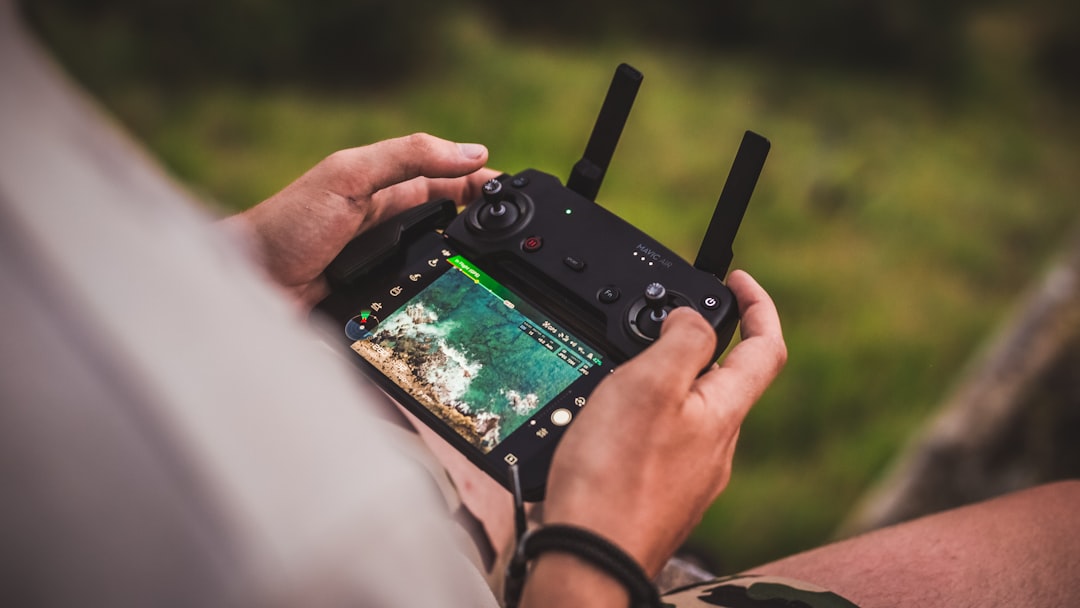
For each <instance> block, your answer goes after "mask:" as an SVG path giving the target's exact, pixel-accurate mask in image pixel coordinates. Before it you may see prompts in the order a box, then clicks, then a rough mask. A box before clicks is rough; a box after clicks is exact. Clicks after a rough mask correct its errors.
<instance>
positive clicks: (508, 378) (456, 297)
mask: <svg viewBox="0 0 1080 608" xmlns="http://www.w3.org/2000/svg"><path fill="white" fill-rule="evenodd" d="M410 270H412V271H415V272H406V275H405V276H403V277H399V281H398V282H396V283H394V284H393V285H390V286H389V287H388V288H387V289H386V290H385V294H386V296H387V297H386V298H384V299H385V300H387V301H386V302H383V301H379V302H373V303H372V304H371V305H370V306H369V307H368V308H365V309H362V310H360V311H359V312H358V314H356V315H355V316H353V317H352V318H351V319H350V320H349V321H348V323H347V324H346V328H345V332H346V335H347V336H348V338H349V339H350V340H352V343H351V348H352V350H353V351H355V352H356V353H357V354H358V355H359V356H361V357H363V358H364V359H365V360H366V361H367V362H368V363H369V364H370V365H371V366H372V367H374V368H375V369H376V370H377V371H378V372H379V373H380V374H382V375H383V376H384V377H385V378H387V379H388V380H390V381H392V382H393V383H394V384H396V385H397V386H398V387H400V388H401V389H402V390H403V391H404V392H405V393H406V394H407V395H409V396H410V397H411V398H412V399H414V400H415V401H416V402H417V403H419V404H420V405H422V406H423V407H424V408H426V409H427V410H428V411H429V412H431V413H432V414H433V415H434V416H436V417H437V418H438V419H439V420H441V421H442V422H443V423H445V424H446V425H447V426H448V427H449V428H450V429H452V430H453V432H454V433H456V434H457V435H459V436H460V437H461V438H463V439H464V440H466V441H467V442H468V443H469V444H471V445H472V446H474V447H476V448H477V449H478V450H480V451H481V452H482V453H484V454H488V453H490V452H492V450H495V449H496V448H499V447H500V446H501V448H502V449H500V453H505V456H503V459H504V460H506V461H507V462H510V461H511V460H513V459H516V458H517V457H516V456H514V453H515V452H516V453H519V454H520V453H521V452H522V451H528V449H527V446H526V445H525V444H523V443H522V442H523V441H525V440H526V439H527V441H529V442H532V443H535V442H536V441H538V440H540V441H542V440H543V439H545V438H546V437H548V436H549V435H550V434H551V433H552V431H553V430H554V427H563V426H565V425H566V424H568V423H569V422H570V420H571V419H572V418H573V416H574V415H575V413H576V411H577V410H578V409H579V408H580V407H581V406H582V405H584V403H585V397H586V395H587V394H588V393H589V392H591V390H592V388H593V387H594V386H595V385H596V383H597V382H598V380H599V377H598V376H599V375H601V371H609V370H610V365H605V357H604V356H603V355H602V354H601V353H600V352H599V351H598V350H597V349H595V348H593V347H592V346H590V345H589V344H586V343H585V342H584V341H582V340H580V339H579V338H578V337H576V336H575V335H573V334H572V333H570V332H569V331H567V330H565V329H564V328H563V327H562V326H561V325H560V324H558V323H556V322H555V321H553V320H552V319H550V318H548V317H547V316H546V315H544V314H543V313H541V312H540V311H539V310H538V309H537V308H535V307H534V306H532V305H531V304H529V302H527V301H526V300H525V299H524V298H522V297H521V296H519V295H518V294H516V293H514V292H513V291H512V290H510V289H508V288H507V287H505V286H504V285H503V284H501V283H499V282H498V281H496V280H494V279H493V278H492V277H491V276H489V275H488V274H487V273H485V272H484V271H483V270H481V269H480V268H478V267H477V266H476V265H475V264H473V263H472V262H470V261H469V260H468V259H466V258H465V257H463V256H461V255H456V254H451V253H450V252H449V251H445V250H444V252H443V256H441V257H438V258H433V259H431V260H427V261H426V263H425V264H422V265H420V266H419V267H416V268H412V269H410ZM432 270H434V271H435V272H431V271H432ZM434 275H437V276H435V278H434V279H432V278H431V276H434ZM391 301H392V302H393V304H391V303H390V302H391ZM380 313H386V314H380ZM522 429H527V431H522ZM519 431H522V432H521V433H519V434H518V439H517V440H516V442H517V443H518V444H521V445H519V447H517V448H514V447H513V446H510V447H508V446H506V445H505V442H507V440H508V439H509V438H511V437H512V436H514V434H515V433H517V432H519ZM511 443H514V442H511ZM529 445H532V444H529Z"/></svg>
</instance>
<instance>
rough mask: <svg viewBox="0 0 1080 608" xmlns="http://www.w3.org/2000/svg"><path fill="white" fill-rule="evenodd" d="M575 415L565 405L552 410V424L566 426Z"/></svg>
mask: <svg viewBox="0 0 1080 608" xmlns="http://www.w3.org/2000/svg"><path fill="white" fill-rule="evenodd" d="M573 417H574V414H572V413H571V412H570V410H568V409H566V408H565V407H560V408H559V409H557V410H555V411H554V412H551V424H554V425H555V426H566V425H568V424H570V419H572V418H573Z"/></svg>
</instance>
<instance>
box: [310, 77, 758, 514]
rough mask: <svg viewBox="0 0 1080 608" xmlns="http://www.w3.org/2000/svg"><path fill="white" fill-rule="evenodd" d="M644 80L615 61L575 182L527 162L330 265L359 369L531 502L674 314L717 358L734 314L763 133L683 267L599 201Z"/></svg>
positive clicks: (329, 307)
mask: <svg viewBox="0 0 1080 608" xmlns="http://www.w3.org/2000/svg"><path fill="white" fill-rule="evenodd" d="M640 81H641V75H640V73H638V72H637V71H636V70H634V69H633V68H631V67H629V66H626V65H625V64H624V65H622V66H619V68H618V69H617V70H616V75H615V78H614V79H613V81H612V85H611V88H610V89H609V91H608V98H607V99H606V100H605V102H604V106H603V108H602V109H601V113H600V118H599V119H598V121H597V125H596V127H595V129H594V131H593V135H592V138H591V139H590V141H589V145H588V147H587V149H586V154H585V156H584V157H583V158H582V159H581V160H580V161H579V162H578V163H577V164H576V165H575V166H574V171H573V172H572V174H571V176H570V179H569V180H568V181H567V184H566V185H563V183H562V182H560V180H559V179H558V178H556V177H554V176H552V175H550V174H547V173H543V172H541V171H537V170H533V169H529V170H526V171H523V172H521V173H518V174H516V175H506V174H504V175H502V176H500V177H499V178H498V179H496V180H492V181H490V182H488V183H487V184H486V185H485V186H484V189H483V196H482V197H481V198H478V199H477V200H475V201H472V202H471V203H469V204H468V205H467V206H466V207H465V209H464V210H463V211H462V212H461V213H460V214H459V213H458V212H457V208H456V206H455V205H454V203H453V202H452V201H447V200H440V201H432V202H430V203H426V204H425V205H422V206H420V207H417V208H415V209H412V210H410V211H407V212H405V213H403V214H401V215H399V216H398V217H396V218H391V219H390V220H387V221H386V222H384V223H383V224H382V225H380V226H378V227H376V228H375V229H374V230H372V231H369V232H367V233H365V234H362V235H360V236H359V237H357V239H355V240H354V241H353V242H352V243H350V244H349V245H348V246H347V247H346V248H345V249H344V250H343V251H342V253H341V254H340V255H339V256H338V258H337V259H335V260H334V262H333V263H332V264H331V265H330V267H329V268H328V269H327V273H326V274H327V277H328V278H329V279H330V282H331V285H332V287H333V289H332V293H331V295H330V296H328V297H327V298H326V299H325V300H324V301H323V302H321V303H320V304H319V305H318V306H317V307H316V313H317V314H318V315H319V316H320V317H329V318H330V320H331V321H332V322H333V323H334V324H336V325H337V326H338V327H339V328H342V329H343V330H344V331H342V332H341V334H340V336H341V337H340V340H341V344H342V346H343V347H345V349H346V350H347V351H348V353H349V354H348V356H349V358H350V359H351V360H352V361H353V362H354V363H355V364H356V365H357V366H358V368H359V369H360V370H361V371H362V372H363V373H364V374H365V375H367V376H368V377H369V378H371V379H372V380H373V381H374V382H375V383H376V384H377V385H378V386H379V387H380V388H382V389H383V390H384V391H385V392H387V393H388V394H389V395H390V396H392V397H393V398H394V399H395V400H396V401H397V402H398V403H400V404H401V405H402V406H403V407H404V409H406V410H407V411H408V412H410V413H411V414H413V415H414V416H415V417H416V418H418V419H419V420H420V421H421V422H423V423H424V424H426V425H427V426H428V427H430V428H431V429H433V430H434V431H436V432H437V433H438V434H439V435H440V436H441V437H442V438H443V439H445V440H446V441H448V442H449V443H451V444H452V445H453V446H455V447H456V448H457V449H458V450H459V451H461V452H462V453H463V454H464V455H465V456H467V457H468V458H469V459H470V460H471V461H472V462H473V463H475V464H476V465H477V466H478V467H480V468H481V469H483V470H484V471H485V472H487V473H488V474H489V475H491V476H492V477H493V478H494V479H496V480H497V481H498V482H499V483H501V484H502V485H504V486H505V487H507V488H511V487H512V485H513V484H512V482H511V475H510V471H509V469H510V468H511V467H516V470H517V474H518V475H519V478H520V484H521V489H522V493H523V495H524V498H525V499H527V500H540V499H542V498H543V496H544V492H545V487H546V482H547V474H548V470H549V468H550V464H551V459H552V456H553V454H554V451H555V447H556V445H557V444H558V442H559V439H560V438H561V437H562V435H563V433H565V432H566V429H567V428H568V426H569V424H570V423H571V422H572V421H573V420H574V418H575V417H576V416H577V415H578V414H579V413H580V411H581V410H582V408H585V407H589V406H588V402H589V398H590V396H591V394H592V392H593V390H594V389H595V388H596V386H597V385H598V384H599V383H600V381H601V380H602V379H603V378H604V377H606V376H607V375H608V374H609V373H610V372H611V371H613V370H614V369H615V367H617V366H618V365H619V364H620V363H622V362H624V361H626V360H628V359H630V358H632V357H633V356H635V355H637V354H638V353H640V352H641V351H642V350H644V349H645V348H647V347H648V346H649V345H650V344H651V343H652V342H653V341H655V340H656V339H657V337H658V336H659V334H660V328H661V326H662V325H663V322H664V320H665V319H666V318H667V315H668V313H670V311H671V310H672V309H674V308H677V307H689V308H692V309H694V310H696V311H697V312H699V313H700V314H701V315H702V316H703V317H704V318H705V319H706V320H707V321H708V322H709V324H711V325H712V327H713V329H714V331H715V332H716V338H717V341H716V352H715V353H714V354H715V356H717V357H718V356H719V355H720V354H721V353H722V352H723V350H724V349H725V348H726V347H727V345H728V343H729V342H730V340H731V337H732V335H733V333H734V331H735V327H736V326H737V324H738V320H739V317H738V303H737V302H736V301H735V298H734V296H733V295H732V293H731V291H730V290H729V289H728V288H727V287H726V286H725V285H724V284H723V282H722V281H721V277H723V276H725V275H726V272H727V266H728V264H729V262H730V259H731V243H732V241H733V239H734V236H735V234H736V232H737V229H738V226H739V223H740V221H741V220H742V216H743V212H744V211H745V208H746V206H747V204H748V202H749V199H750V195H751V194H752V192H753V189H754V186H755V184H756V182H757V178H758V175H759V174H760V171H761V169H762V166H763V165H764V162H765V157H766V155H767V153H768V150H769V142H768V141H767V140H766V139H764V138H762V137H761V136H759V135H756V134H754V133H751V132H749V131H748V132H747V133H746V134H745V136H744V138H743V142H742V144H741V146H740V148H739V150H738V153H737V154H736V158H735V162H734V164H733V166H732V170H731V172H730V173H729V175H728V179H727V182H726V183H725V185H724V189H723V192H722V193H721V195H720V200H719V202H718V203H717V206H716V210H715V212H714V215H713V219H712V222H711V223H710V225H709V228H708V230H707V232H706V235H705V239H704V242H703V245H702V248H701V250H700V251H699V254H698V258H697V260H696V261H695V262H694V263H693V264H691V263H689V262H688V261H686V260H684V259H682V258H681V257H679V256H678V255H676V254H675V253H674V252H672V251H671V250H669V249H668V248H667V247H665V246H664V245H662V244H660V243H658V242H657V241H656V240H654V239H653V238H651V237H650V236H649V235H647V234H646V233H644V232H642V231H641V230H639V229H637V228H635V227H634V226H632V225H630V224H629V223H627V222H626V221H624V220H622V219H621V218H619V217H617V216H616V215H614V214H613V213H611V212H609V211H607V210H606V209H604V208H603V207H602V206H600V205H599V204H597V203H596V202H595V197H596V194H597V191H598V190H599V187H600V182H601V180H602V178H603V175H604V173H605V172H606V169H607V164H608V161H609V160H610V157H611V154H612V152H613V151H614V148H615V142H616V141H617V139H618V137H619V134H620V133H621V130H622V126H623V123H624V122H625V119H626V117H627V115H628V113H629V108H630V104H631V103H632V101H633V97H634V95H636V92H637V86H638V84H639V83H640ZM672 211H673V212H677V209H676V208H675V207H673V208H672ZM609 405H610V404H609ZM611 432H612V433H618V432H621V431H620V429H618V428H612V429H611Z"/></svg>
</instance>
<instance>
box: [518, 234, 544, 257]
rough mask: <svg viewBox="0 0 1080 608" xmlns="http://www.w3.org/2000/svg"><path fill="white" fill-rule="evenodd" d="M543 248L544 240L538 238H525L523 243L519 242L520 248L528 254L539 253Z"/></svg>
mask: <svg viewBox="0 0 1080 608" xmlns="http://www.w3.org/2000/svg"><path fill="white" fill-rule="evenodd" d="M543 246H544V239H542V238H540V237H538V236H530V237H526V238H525V240H524V241H521V248H522V249H523V250H525V251H526V252H528V253H532V252H534V251H539V250H540V248H541V247H543Z"/></svg>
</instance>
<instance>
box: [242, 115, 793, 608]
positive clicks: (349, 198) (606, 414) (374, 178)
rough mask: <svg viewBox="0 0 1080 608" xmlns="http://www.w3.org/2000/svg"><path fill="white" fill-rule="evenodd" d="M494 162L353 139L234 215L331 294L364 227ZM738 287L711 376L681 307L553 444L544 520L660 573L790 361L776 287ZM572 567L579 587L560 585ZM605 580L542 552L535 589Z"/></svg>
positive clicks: (305, 298)
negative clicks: (332, 277)
mask: <svg viewBox="0 0 1080 608" xmlns="http://www.w3.org/2000/svg"><path fill="white" fill-rule="evenodd" d="M486 160H487V150H486V149H485V148H483V147H482V146H478V145H475V144H455V143H453V142H449V141H446V140H442V139H438V138H435V137H432V136H430V135H425V134H415V135H411V136H407V137H403V138H398V139H393V140H387V141H383V142H379V143H376V144H372V145H369V146H364V147H361V148H352V149H349V150H344V151H341V152H336V153H334V154H331V155H330V156H329V157H327V158H326V159H325V160H323V161H322V162H321V163H319V164H318V165H316V166H315V167H313V168H312V169H311V170H309V171H308V172H307V173H305V174H304V175H303V176H301V177H300V178H299V179H297V180H296V181H294V182H293V183H291V184H289V185H288V186H286V187H285V188H284V189H283V190H282V191H281V192H279V193H277V194H275V195H274V196H272V197H270V198H269V199H267V200H266V201H264V202H262V203H260V204H259V205H256V206H255V207H253V208H252V209H250V210H248V211H245V212H244V213H242V214H240V215H238V216H234V217H233V218H229V219H228V220H226V221H227V222H228V223H229V224H230V225H232V226H234V227H235V228H236V229H238V230H242V231H243V232H245V233H247V235H248V237H249V238H250V239H251V241H252V242H253V244H254V246H255V250H256V254H257V255H258V257H259V259H260V260H261V261H262V264H263V266H264V267H265V268H266V270H267V272H268V273H269V274H270V276H271V277H272V278H273V279H274V280H275V281H276V282H277V283H278V284H280V285H281V286H282V287H284V288H285V289H286V290H287V291H288V292H289V293H290V294H291V295H292V296H293V297H294V298H295V299H296V300H297V302H298V304H299V305H300V306H301V307H302V308H310V307H311V306H312V305H314V304H315V303H316V302H318V301H319V300H320V299H321V298H322V297H324V296H325V295H326V293H327V285H326V280H325V278H324V277H323V271H324V269H325V268H326V266H327V265H328V264H329V263H330V261H331V260H333V258H334V257H335V256H336V255H337V253H338V252H340V250H341V249H342V247H344V245H345V244H346V243H348V242H349V241H350V240H351V239H352V238H353V237H355V236H356V235H358V234H360V233H362V232H363V231H364V230H367V229H369V228H371V227H372V226H374V225H377V224H378V223H379V222H381V221H382V220H383V219H385V218H387V217H390V216H392V215H394V214H396V213H398V212H400V211H402V210H404V209H406V208H408V207H409V206H412V205H416V204H420V203H422V202H424V201H426V200H430V199H432V198H436V197H446V198H451V199H453V200H457V201H459V202H465V201H468V200H471V199H473V198H475V197H476V196H477V195H478V194H479V189H480V187H481V186H482V184H483V183H484V182H485V181H487V180H489V179H491V178H492V177H494V176H496V175H498V173H497V172H495V171H493V170H490V169H484V168H483V165H484V163H485V162H486ZM728 285H729V287H730V288H731V289H732V291H733V292H734V293H735V296H736V299H737V300H738V301H739V306H740V313H741V315H742V325H741V327H742V330H741V331H742V341H741V342H740V343H739V344H738V345H736V346H735V348H734V349H732V351H731V352H730V353H729V354H728V355H727V357H725V359H724V361H723V364H722V365H720V366H715V365H714V366H712V367H711V368H710V369H709V370H708V371H707V372H706V373H705V374H701V375H699V372H700V370H702V369H705V368H706V367H707V366H709V364H710V363H711V358H712V356H713V353H714V347H715V344H716V336H715V333H714V332H713V330H712V328H711V327H710V326H709V325H708V323H707V322H706V321H705V320H704V319H703V318H702V317H701V316H700V315H699V314H698V313H696V312H694V311H692V310H689V309H677V310H675V311H672V313H671V315H670V317H669V318H668V319H667V320H666V321H665V322H664V326H663V329H662V332H661V337H660V339H659V340H657V341H656V343H654V344H653V345H652V346H650V347H649V348H648V349H646V351H645V352H643V353H642V354H641V355H639V356H637V357H635V358H634V359H633V360H631V361H629V362H627V363H626V364H624V365H622V366H620V367H619V368H618V369H616V370H615V372H614V373H612V374H611V375H610V376H609V377H608V378H605V380H604V381H603V382H602V383H601V384H600V386H599V387H598V388H597V390H596V391H595V392H594V394H593V395H592V396H591V398H590V407H589V408H588V409H586V410H584V411H583V412H582V413H581V414H579V416H578V417H577V421H576V422H575V424H574V425H573V426H572V427H570V429H568V432H567V433H566V435H565V436H564V437H563V439H562V441H561V443H560V445H559V447H558V449H557V450H556V452H555V457H554V460H553V463H552V470H551V473H550V476H549V482H548V492H547V495H548V499H547V501H546V503H545V506H544V510H543V511H544V514H543V517H544V521H545V522H547V523H567V524H573V525H577V526H581V527H584V528H588V529H590V530H593V531H595V532H597V533H599V534H601V535H603V536H605V537H607V538H608V539H609V540H611V541H613V542H614V543H615V544H617V545H619V546H620V547H622V548H623V549H624V550H626V551H627V552H628V553H629V554H630V555H631V556H632V557H633V558H634V559H636V560H637V561H638V562H639V563H640V564H642V565H643V566H644V568H645V569H646V571H647V572H648V573H649V574H656V573H657V572H658V571H659V570H660V568H661V567H662V565H663V564H664V562H665V561H666V560H667V559H668V558H669V557H670V556H671V555H672V554H673V553H674V552H675V550H676V549H677V548H678V547H679V545H680V544H681V543H682V542H683V541H684V540H685V538H686V536H687V535H688V534H689V532H690V530H691V529H692V528H693V526H694V525H695V524H696V523H697V522H698V521H699V520H700V518H701V516H702V514H703V513H704V511H705V509H706V508H707V507H708V505H709V504H710V503H711V502H712V501H713V500H714V499H715V498H716V496H717V495H719V493H720V492H721V491H722V490H723V489H724V487H725V486H726V485H727V482H728V479H729V478H730V475H731V460H732V457H733V455H734V450H735V442H736V439H737V438H738V432H739V425H740V424H741V423H742V420H743V418H744V417H745V416H746V413H747V412H748V411H749V409H750V407H751V406H752V405H753V403H754V402H755V401H756V400H757V399H758V397H760V395H761V393H762V392H764V390H765V388H766V387H767V386H768V385H769V383H771V382H772V380H773V378H774V377H775V376H776V374H777V373H778V372H779V371H780V368H781V367H782V366H783V364H784V361H785V359H786V350H785V346H784V341H783V337H782V335H781V331H780V322H779V319H778V317H777V313H776V308H775V306H774V305H773V303H772V300H771V299H770V298H769V296H768V294H766V293H765V291H764V290H763V289H762V288H761V287H760V286H759V285H758V284H757V283H756V282H755V281H754V280H753V279H752V278H750V276H749V275H748V274H746V273H744V272H740V271H735V272H733V273H732V274H731V276H730V277H729V279H728ZM615 428H617V429H619V432H617V433H613V432H611V430H612V429H615ZM615 514H617V517H616V516H614V515H615ZM570 575H573V577H572V578H573V580H574V584H573V585H568V584H566V582H565V581H563V582H562V583H560V584H558V585H549V584H548V583H549V582H552V579H551V577H562V576H570ZM557 590H563V592H564V593H562V594H555V592H556V591H557ZM607 591H609V592H611V595H612V596H613V598H614V601H615V602H616V603H618V602H619V597H620V596H621V595H622V594H624V592H623V591H622V590H621V588H619V587H618V584H617V583H615V584H614V585H613V581H612V580H610V579H608V578H607V577H606V576H604V575H603V574H601V573H600V572H598V571H595V570H593V569H592V567H591V566H589V565H587V564H584V563H580V562H577V560H576V558H574V557H573V556H568V555H562V554H548V555H545V556H542V557H541V558H539V559H538V560H537V562H536V564H535V567H534V571H533V573H532V575H531V576H530V577H529V582H528V584H527V586H526V594H525V597H524V601H525V602H527V605H530V606H543V605H569V603H572V600H571V598H570V595H571V594H573V593H576V592H580V593H583V594H585V595H583V596H581V597H588V604H589V605H603V604H601V603H598V602H599V601H601V597H602V596H603V595H604V594H605V593H606V592H607ZM553 594H554V595H553ZM622 601H623V605H625V598H624V597H623V598H622Z"/></svg>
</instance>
